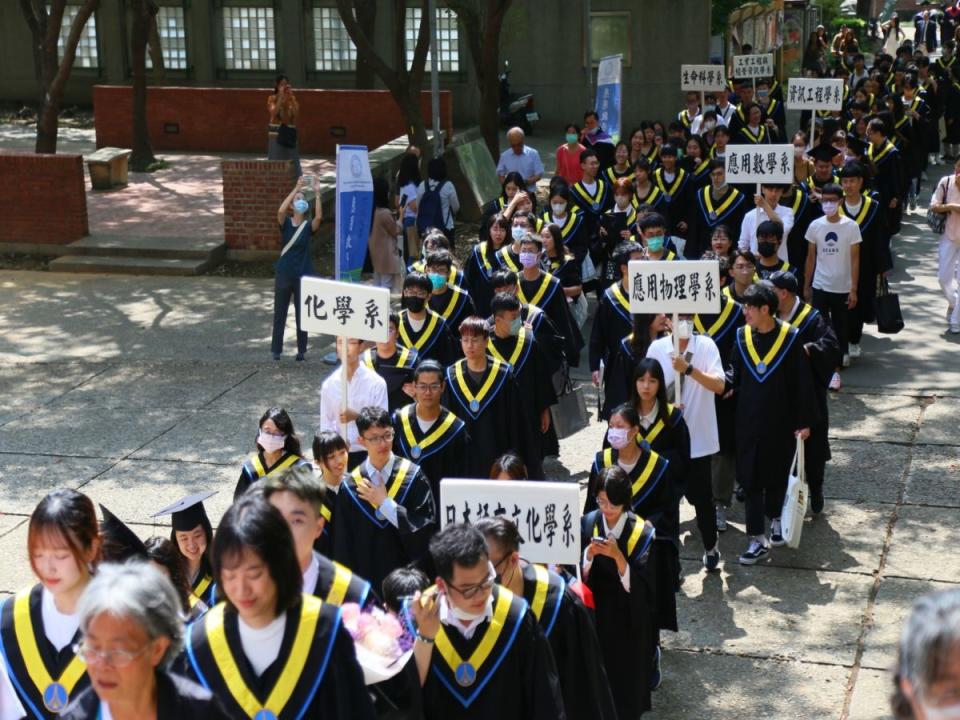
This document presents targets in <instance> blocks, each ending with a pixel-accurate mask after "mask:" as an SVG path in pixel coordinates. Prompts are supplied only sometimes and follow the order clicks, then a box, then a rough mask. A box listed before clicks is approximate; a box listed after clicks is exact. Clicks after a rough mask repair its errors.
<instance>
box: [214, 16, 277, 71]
mask: <svg viewBox="0 0 960 720" xmlns="http://www.w3.org/2000/svg"><path fill="white" fill-rule="evenodd" d="M223 57H224V62H225V67H226V68H227V70H273V69H274V68H275V67H276V64H277V42H276V39H275V36H274V34H273V8H270V7H225V8H223Z"/></svg>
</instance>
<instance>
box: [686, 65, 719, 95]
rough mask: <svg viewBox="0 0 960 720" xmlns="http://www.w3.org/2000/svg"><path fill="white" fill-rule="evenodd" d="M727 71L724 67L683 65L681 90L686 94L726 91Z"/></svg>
mask: <svg viewBox="0 0 960 720" xmlns="http://www.w3.org/2000/svg"><path fill="white" fill-rule="evenodd" d="M726 88H727V69H726V68H725V67H724V66H723V65H681V66H680V89H681V90H683V91H684V92H715V91H717V90H726Z"/></svg>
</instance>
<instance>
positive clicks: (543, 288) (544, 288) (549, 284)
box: [517, 272, 560, 307]
mask: <svg viewBox="0 0 960 720" xmlns="http://www.w3.org/2000/svg"><path fill="white" fill-rule="evenodd" d="M559 287H560V281H559V280H557V279H556V278H555V277H554V276H553V275H551V274H550V273H548V272H545V273H543V274H542V275H541V276H540V285H539V286H538V287H537V290H536V292H534V293H533V296H532V297H529V298H528V297H527V294H526V293H525V292H524V291H523V277H519V278H517V297H518V298H519V299H520V302H521V303H523V304H525V305H536V306H537V307H541V306H542V305H543V304H544V303H547V302H549V301H550V299H551V298H552V297H553V294H554V293H555V292H556V291H557V288H559Z"/></svg>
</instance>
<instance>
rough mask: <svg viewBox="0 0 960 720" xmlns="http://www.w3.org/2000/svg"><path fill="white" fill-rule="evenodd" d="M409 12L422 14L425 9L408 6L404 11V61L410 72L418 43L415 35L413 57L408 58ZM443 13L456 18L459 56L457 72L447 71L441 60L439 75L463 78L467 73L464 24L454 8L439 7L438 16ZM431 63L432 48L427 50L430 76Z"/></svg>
mask: <svg viewBox="0 0 960 720" xmlns="http://www.w3.org/2000/svg"><path fill="white" fill-rule="evenodd" d="M408 12H409V13H418V12H419V13H422V12H423V8H421V7H418V6H407V7H406V8H405V10H404V15H403V59H404V62H405V63H407V69H408V70H409V69H410V64H411V63H412V62H413V53H414V52H416V45H417V41H416V33H415V34H414V36H413V40H412V43H413V45H412V47H413V49H412V50H411V51H410V52H411V55H410V56H409V57H407V13H408ZM442 12H450V13H453V15H454V17H455V18H456V31H457V37H456V41H457V50H456V54H457V68H456V69H455V70H445V69H444V68H443V67H442V64H443V63H442V60H441V67H440V68H439V74H440V75H442V76H447V77H451V78H455V77H461V76H462V75H463V74H464V72H465V67H464V60H463V57H464V56H463V38H462V37H461V32H462V30H463V25H462V23H461V22H460V16H459V15H457V11H456V10H454V9H453V8H449V7H446V6H445V5H437V15H439V14H440V13H442ZM419 31H420V26H419V25H418V26H417V33H419ZM440 42H441V38H440V35H439V28H438V33H437V43H438V44H439V43H440ZM447 52H450V51H447ZM440 55H441V58H442V56H443V52H441V53H440ZM430 62H431V58H430V48H429V47H428V48H427V62H426V63H425V64H424V73H427V74H429V73H430V72H431V70H430Z"/></svg>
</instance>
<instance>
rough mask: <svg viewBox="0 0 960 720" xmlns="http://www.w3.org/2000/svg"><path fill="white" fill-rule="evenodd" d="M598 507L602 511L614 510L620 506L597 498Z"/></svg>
mask: <svg viewBox="0 0 960 720" xmlns="http://www.w3.org/2000/svg"><path fill="white" fill-rule="evenodd" d="M597 507H598V508H600V509H601V510H612V509H613V508H615V507H620V506H619V505H617V504H615V503H612V502H610V501H609V500H606V499H604V498H597Z"/></svg>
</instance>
